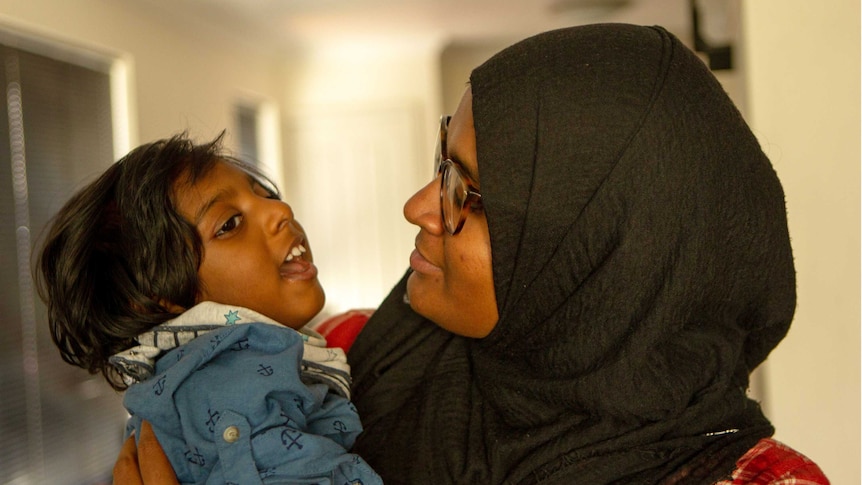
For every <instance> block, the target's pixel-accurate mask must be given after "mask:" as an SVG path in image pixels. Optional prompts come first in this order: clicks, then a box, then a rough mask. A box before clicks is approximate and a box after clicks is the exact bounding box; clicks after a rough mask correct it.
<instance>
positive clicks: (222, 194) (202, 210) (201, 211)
mask: <svg viewBox="0 0 862 485" xmlns="http://www.w3.org/2000/svg"><path fill="white" fill-rule="evenodd" d="M235 193H236V191H235V190H233V189H231V188H224V189H222V190H219V191H218V192H217V193H216V194H215V195H213V196H212V197H210V198H209V199H207V201H206V202H204V203H203V205H201V206H200V207H199V208H198V210H197V211H196V212H195V217H194V223H195V225H196V226H197V225H198V224H200V223H201V220H203V218H204V216H205V215H206V213H207V212H208V211H209V210H210V209H211V208H212V206H214V205H215V204H217V203H219V202H221V201H222V200H224V199H226V198H228V197H230V196H232V195H234V194H235Z"/></svg>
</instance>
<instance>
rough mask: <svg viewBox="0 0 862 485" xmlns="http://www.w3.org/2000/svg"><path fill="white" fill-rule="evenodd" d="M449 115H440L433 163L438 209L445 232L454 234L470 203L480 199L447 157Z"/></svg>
mask: <svg viewBox="0 0 862 485" xmlns="http://www.w3.org/2000/svg"><path fill="white" fill-rule="evenodd" d="M451 118H452V117H451V116H441V117H440V135H439V136H438V137H437V150H436V152H435V154H434V165H435V166H436V168H437V175H438V176H440V175H442V177H441V178H440V209H441V214H442V216H443V226H444V227H445V228H446V232H448V233H449V234H451V235H453V236H454V235H456V234H458V233H459V232H461V228H462V227H464V221H465V220H466V219H467V211H468V210H469V207H470V205H472V204H475V203H477V202H478V201H481V200H482V194H480V193H479V190H478V189H476V188H475V187H473V185H471V184H470V182H469V179H468V178H467V176H466V175H464V173H463V172H462V170H461V168H460V167H459V166H458V164H457V163H455V162H453V161H452V160H451V159H450V158H447V151H446V134H447V132H448V129H449V120H450V119H451Z"/></svg>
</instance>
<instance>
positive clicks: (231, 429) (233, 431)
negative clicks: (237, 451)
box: [221, 426, 239, 443]
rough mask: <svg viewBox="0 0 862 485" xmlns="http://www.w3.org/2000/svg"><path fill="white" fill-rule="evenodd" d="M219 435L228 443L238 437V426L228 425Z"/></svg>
mask: <svg viewBox="0 0 862 485" xmlns="http://www.w3.org/2000/svg"><path fill="white" fill-rule="evenodd" d="M221 436H222V438H224V440H225V441H227V442H228V443H233V442H234V441H236V440H238V439H239V428H237V427H236V426H228V427H227V428H225V430H224V433H222V435H221Z"/></svg>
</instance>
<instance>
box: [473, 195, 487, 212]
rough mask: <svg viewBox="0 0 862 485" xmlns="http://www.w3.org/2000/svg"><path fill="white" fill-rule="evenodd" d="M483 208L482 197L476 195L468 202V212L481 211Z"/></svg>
mask: <svg viewBox="0 0 862 485" xmlns="http://www.w3.org/2000/svg"><path fill="white" fill-rule="evenodd" d="M484 210H485V204H483V203H482V199H480V198H478V197H476V198H474V199H473V200H472V201H471V202H470V212H482V211H484Z"/></svg>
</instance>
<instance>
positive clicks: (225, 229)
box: [215, 214, 242, 237]
mask: <svg viewBox="0 0 862 485" xmlns="http://www.w3.org/2000/svg"><path fill="white" fill-rule="evenodd" d="M241 221H242V216H241V215H239V214H237V215H235V216H233V217H231V218H230V219H228V220H227V221H225V223H224V224H222V226H221V227H220V228H219V230H218V231H217V232H216V234H215V235H216V237H221V236H224V235H225V234H227V233H229V232H231V231H233V230H234V229H236V228H237V227H238V226H239V223H240V222H241Z"/></svg>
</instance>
